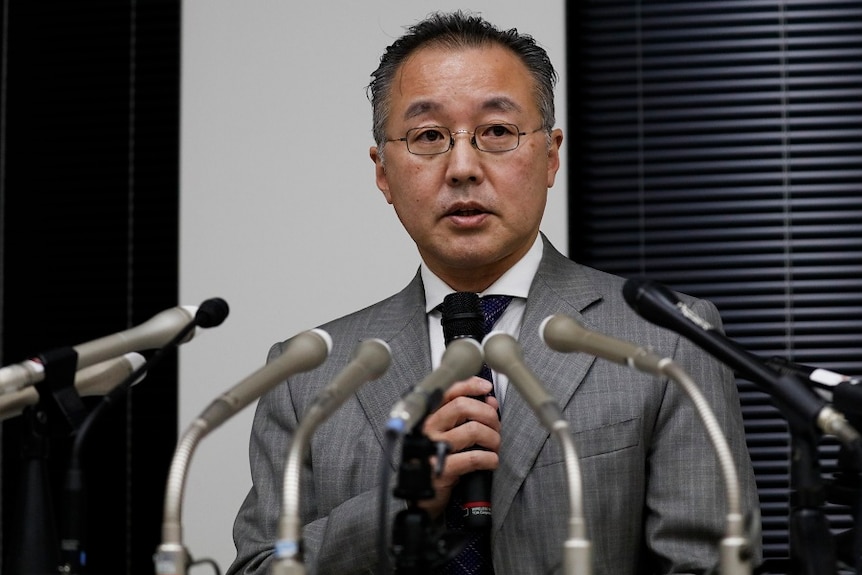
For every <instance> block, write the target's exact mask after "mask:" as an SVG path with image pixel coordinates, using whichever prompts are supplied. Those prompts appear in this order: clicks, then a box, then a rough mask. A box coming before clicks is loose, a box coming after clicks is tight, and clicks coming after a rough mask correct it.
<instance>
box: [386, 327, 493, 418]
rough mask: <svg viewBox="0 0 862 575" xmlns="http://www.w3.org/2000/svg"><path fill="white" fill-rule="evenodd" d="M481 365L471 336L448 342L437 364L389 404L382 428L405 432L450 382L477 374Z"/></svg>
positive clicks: (479, 351)
mask: <svg viewBox="0 0 862 575" xmlns="http://www.w3.org/2000/svg"><path fill="white" fill-rule="evenodd" d="M481 367H482V348H481V346H480V345H479V342H478V341H476V340H475V339H471V338H464V339H458V340H455V341H453V342H452V343H450V344H449V345H448V346H447V347H446V349H445V350H444V351H443V357H442V358H441V359H440V365H439V366H437V369H435V370H434V371H432V372H431V373H430V374H428V376H426V377H425V378H424V379H423V380H422V381H420V382H419V383H418V384H417V385H416V386H415V387H414V388H412V389H410V390H408V392H407V393H406V394H405V395H404V396H403V397H402V398H401V399H400V400H398V402H396V403H395V405H394V406H393V407H392V410H391V411H390V412H389V421H388V422H387V423H386V431H387V432H393V433H395V434H397V435H403V434H406V433H409V432H410V431H411V430H412V429H413V427H414V426H415V425H416V424H417V423H418V422H419V421H421V420H422V419H423V418H424V417H425V416H426V415H428V413H430V412H431V411H433V410H434V409H435V408H436V407H437V406H438V405H439V404H440V400H441V399H442V398H443V392H445V391H446V390H447V389H449V387H450V386H452V384H454V383H455V382H458V381H462V380H464V379H467V378H468V377H470V376H472V375H475V374H476V373H478V371H479V369H480V368H481Z"/></svg>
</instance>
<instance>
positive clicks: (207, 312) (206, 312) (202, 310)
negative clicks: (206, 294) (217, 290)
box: [195, 297, 230, 327]
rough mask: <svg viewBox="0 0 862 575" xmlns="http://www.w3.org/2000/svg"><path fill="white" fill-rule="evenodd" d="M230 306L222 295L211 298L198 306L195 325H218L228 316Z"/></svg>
mask: <svg viewBox="0 0 862 575" xmlns="http://www.w3.org/2000/svg"><path fill="white" fill-rule="evenodd" d="M228 312H230V308H229V307H228V305H227V302H226V301H225V300H223V299H222V298H220V297H214V298H210V299H208V300H206V301H204V302H203V303H202V304H201V305H200V307H198V310H197V312H196V313H195V325H198V326H200V327H216V326H218V325H221V323H222V322H223V321H224V320H225V318H226V317H227V314H228Z"/></svg>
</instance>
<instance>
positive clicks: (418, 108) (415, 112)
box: [404, 100, 440, 120]
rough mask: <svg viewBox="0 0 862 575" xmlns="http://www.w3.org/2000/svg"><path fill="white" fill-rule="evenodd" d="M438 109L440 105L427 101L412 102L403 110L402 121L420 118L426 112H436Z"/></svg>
mask: <svg viewBox="0 0 862 575" xmlns="http://www.w3.org/2000/svg"><path fill="white" fill-rule="evenodd" d="M438 108H440V104H436V103H434V102H431V101H428V100H420V101H418V102H413V103H412V104H410V105H409V106H407V109H406V110H404V119H405V120H409V119H411V118H415V117H416V116H421V115H422V114H425V113H426V112H429V111H431V110H436V109H438Z"/></svg>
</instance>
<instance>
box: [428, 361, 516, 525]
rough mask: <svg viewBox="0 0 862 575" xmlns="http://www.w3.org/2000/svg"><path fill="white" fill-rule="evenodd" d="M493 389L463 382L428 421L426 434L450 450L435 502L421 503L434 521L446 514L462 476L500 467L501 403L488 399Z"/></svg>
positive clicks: (484, 384) (472, 381)
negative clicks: (445, 444) (454, 489)
mask: <svg viewBox="0 0 862 575" xmlns="http://www.w3.org/2000/svg"><path fill="white" fill-rule="evenodd" d="M491 389H492V386H491V382H489V381H487V380H485V379H482V378H480V377H472V378H470V379H467V380H464V381H460V382H458V383H456V384H455V385H453V386H451V387H450V388H449V389H447V390H446V393H444V395H443V400H442V402H441V405H440V406H439V407H438V408H437V410H436V411H434V412H433V413H431V414H430V415H429V416H428V417H427V418H426V419H425V422H424V425H423V428H422V430H423V433H424V434H425V435H426V436H427V437H428V438H429V439H431V440H432V441H443V442H445V443H447V444H448V445H449V448H450V452H449V455H447V456H446V461H445V465H444V467H443V473H442V474H441V475H440V476H435V477H433V479H432V483H433V488H434V493H435V496H434V499H433V500H427V501H423V502H421V503H420V505H421V507H423V508H425V509H426V510H427V511H428V512H429V513H430V514H431V516H432V517H436V516H437V515H438V514H439V513H441V512H442V510H443V508H444V507H445V504H446V502H447V501H448V500H449V496H450V494H451V493H452V489H453V488H454V487H455V485H456V484H457V483H458V481H459V479H460V478H461V476H462V475H464V474H466V473H470V472H472V471H477V470H494V469H496V468H497V466H498V464H499V457H498V455H497V452H498V451H499V450H500V418H499V416H498V414H497V408H498V407H499V403H498V402H497V399H496V398H495V397H487V394H488V393H489V392H490V391H491ZM477 397H479V398H480V399H477ZM471 447H479V448H480V449H470V448H471Z"/></svg>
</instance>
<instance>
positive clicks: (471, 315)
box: [440, 292, 485, 344]
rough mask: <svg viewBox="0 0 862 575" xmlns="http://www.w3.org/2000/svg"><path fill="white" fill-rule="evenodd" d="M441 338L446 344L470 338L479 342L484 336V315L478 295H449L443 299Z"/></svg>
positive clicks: (461, 293) (465, 293)
mask: <svg viewBox="0 0 862 575" xmlns="http://www.w3.org/2000/svg"><path fill="white" fill-rule="evenodd" d="M441 312H442V314H443V316H442V318H441V319H440V323H441V324H442V326H443V338H444V339H445V341H446V343H447V344H448V343H449V342H451V341H453V340H456V339H461V338H472V339H475V340H477V341H481V340H482V338H483V337H484V335H485V315H484V314H483V313H482V306H481V305H480V303H479V295H478V294H475V293H472V292H455V293H450V294H449V295H447V296H446V297H445V298H443V305H442V306H441Z"/></svg>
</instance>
